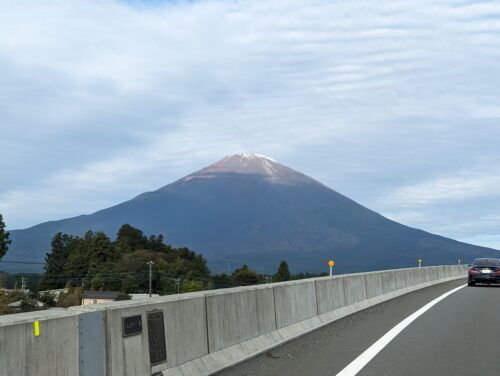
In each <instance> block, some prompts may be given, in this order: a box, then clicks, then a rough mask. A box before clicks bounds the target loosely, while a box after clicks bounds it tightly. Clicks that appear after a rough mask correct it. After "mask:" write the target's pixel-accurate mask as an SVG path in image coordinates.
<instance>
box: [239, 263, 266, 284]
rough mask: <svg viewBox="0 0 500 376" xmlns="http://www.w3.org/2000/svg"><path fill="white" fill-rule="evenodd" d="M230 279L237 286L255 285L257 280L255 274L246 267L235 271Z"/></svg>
mask: <svg viewBox="0 0 500 376" xmlns="http://www.w3.org/2000/svg"><path fill="white" fill-rule="evenodd" d="M232 277H233V282H234V283H235V284H236V285H237V286H247V285H255V284H256V283H257V282H258V280H259V279H258V277H257V273H255V272H254V271H251V270H249V269H248V266H247V265H243V266H242V267H241V268H240V269H236V270H235V271H234V273H233V275H232Z"/></svg>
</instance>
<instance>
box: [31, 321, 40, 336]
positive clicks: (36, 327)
mask: <svg viewBox="0 0 500 376" xmlns="http://www.w3.org/2000/svg"><path fill="white" fill-rule="evenodd" d="M33 331H34V332H35V337H38V336H39V335H40V321H38V320H36V321H35V322H34V323H33Z"/></svg>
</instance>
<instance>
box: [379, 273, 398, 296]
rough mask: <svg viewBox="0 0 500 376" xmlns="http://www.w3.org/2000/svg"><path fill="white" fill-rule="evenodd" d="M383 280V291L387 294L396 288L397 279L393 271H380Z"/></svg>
mask: <svg viewBox="0 0 500 376" xmlns="http://www.w3.org/2000/svg"><path fill="white" fill-rule="evenodd" d="M380 277H381V280H382V292H383V293H384V294H387V293H389V292H393V291H395V290H396V280H395V279H394V275H393V273H392V272H391V271H385V272H380Z"/></svg>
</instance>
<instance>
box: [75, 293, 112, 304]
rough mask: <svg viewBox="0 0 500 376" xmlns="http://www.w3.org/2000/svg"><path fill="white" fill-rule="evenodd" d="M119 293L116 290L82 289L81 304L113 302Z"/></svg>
mask: <svg viewBox="0 0 500 376" xmlns="http://www.w3.org/2000/svg"><path fill="white" fill-rule="evenodd" d="M118 295H120V293H119V292H116V291H84V292H83V295H82V305H89V304H100V303H108V302H113V301H114V300H115V299H116V298H117V296H118Z"/></svg>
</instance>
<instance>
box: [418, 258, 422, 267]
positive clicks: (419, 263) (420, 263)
mask: <svg viewBox="0 0 500 376" xmlns="http://www.w3.org/2000/svg"><path fill="white" fill-rule="evenodd" d="M418 267H419V268H420V267H422V259H418Z"/></svg>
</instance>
